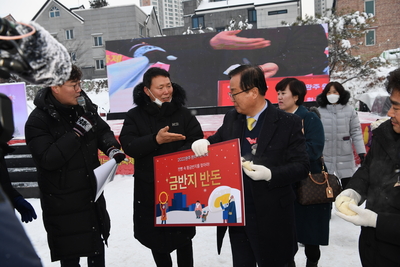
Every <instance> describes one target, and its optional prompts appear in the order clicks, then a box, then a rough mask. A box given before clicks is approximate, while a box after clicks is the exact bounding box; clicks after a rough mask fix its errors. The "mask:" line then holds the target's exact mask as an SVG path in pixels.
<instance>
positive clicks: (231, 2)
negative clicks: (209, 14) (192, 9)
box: [196, 0, 298, 12]
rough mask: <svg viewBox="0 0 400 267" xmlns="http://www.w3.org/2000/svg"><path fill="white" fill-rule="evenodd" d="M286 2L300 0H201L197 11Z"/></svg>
mask: <svg viewBox="0 0 400 267" xmlns="http://www.w3.org/2000/svg"><path fill="white" fill-rule="evenodd" d="M286 2H298V0H293V1H290V0H226V1H217V2H209V0H203V1H201V3H200V5H199V6H198V7H197V9H196V12H197V11H206V10H210V9H221V8H227V7H234V6H245V5H254V6H257V5H272V4H280V3H286Z"/></svg>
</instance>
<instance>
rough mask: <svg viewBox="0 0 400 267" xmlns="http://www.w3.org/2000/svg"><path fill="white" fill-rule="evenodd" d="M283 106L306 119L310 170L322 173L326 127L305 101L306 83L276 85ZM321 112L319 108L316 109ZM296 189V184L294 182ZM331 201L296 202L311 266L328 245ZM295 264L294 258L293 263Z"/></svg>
mask: <svg viewBox="0 0 400 267" xmlns="http://www.w3.org/2000/svg"><path fill="white" fill-rule="evenodd" d="M275 89H276V91H277V92H278V105H279V109H282V110H285V111H286V112H289V113H294V114H296V115H298V116H299V117H300V118H301V119H302V120H303V132H304V136H305V138H306V147H307V154H308V157H309V160H310V172H311V173H321V171H322V162H321V157H322V151H323V149H324V142H325V137H324V128H323V125H322V122H321V120H320V118H319V117H318V115H317V113H314V112H311V111H308V110H307V109H306V108H305V107H304V106H303V105H302V104H303V102H304V97H305V95H306V93H307V88H306V86H305V84H304V82H302V81H299V80H298V79H296V78H284V79H283V80H281V81H280V82H279V83H278V84H277V85H276V87H275ZM315 110H316V112H318V110H317V109H315ZM294 187H295V188H296V184H295V185H294ZM331 209H332V204H331V203H325V204H313V205H301V204H300V203H298V202H297V201H295V217H296V231H297V240H298V242H300V243H302V244H304V249H305V254H306V256H307V265H306V266H307V267H316V266H317V264H318V261H319V258H320V256H321V251H320V249H319V246H320V245H328V241H329V221H330V218H331ZM291 264H292V265H289V266H295V263H294V261H293V262H292V263H291Z"/></svg>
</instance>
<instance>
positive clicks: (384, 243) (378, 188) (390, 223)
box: [347, 120, 400, 266]
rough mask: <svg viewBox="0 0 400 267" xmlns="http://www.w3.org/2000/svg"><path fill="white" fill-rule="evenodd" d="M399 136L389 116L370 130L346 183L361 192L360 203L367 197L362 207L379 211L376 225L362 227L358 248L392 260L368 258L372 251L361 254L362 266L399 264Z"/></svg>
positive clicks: (370, 256)
mask: <svg viewBox="0 0 400 267" xmlns="http://www.w3.org/2000/svg"><path fill="white" fill-rule="evenodd" d="M399 137H400V135H399V134H396V133H395V132H394V131H393V126H392V124H391V121H390V120H388V121H385V122H384V123H382V124H381V125H380V126H379V127H378V128H377V129H375V130H373V136H372V146H371V149H370V150H369V151H368V154H367V156H366V158H365V161H364V163H363V164H362V166H361V167H360V168H359V169H358V170H357V171H356V172H355V173H354V175H353V177H352V178H351V179H350V181H349V183H348V185H347V188H352V189H354V190H355V191H357V192H358V193H359V194H360V195H361V201H360V202H359V203H358V204H359V205H361V204H362V203H363V202H364V200H366V204H365V207H366V208H367V209H370V210H372V211H374V212H376V213H377V214H378V220H377V224H376V228H372V227H362V228H361V235H360V251H361V250H362V249H363V248H373V250H374V252H375V253H377V254H379V255H380V256H381V257H383V258H385V259H387V260H390V261H392V262H393V263H395V264H393V265H383V264H382V262H370V261H369V260H370V259H372V258H373V257H372V255H369V257H365V255H364V256H363V255H360V257H361V261H362V262H363V266H400V255H399V251H400V231H399V225H400V187H394V184H395V183H396V182H397V181H398V179H399V174H398V173H397V172H396V170H397V169H399V166H400V154H399V151H400V138H399ZM364 261H365V264H364ZM367 262H368V263H369V264H367Z"/></svg>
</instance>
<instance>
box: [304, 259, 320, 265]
mask: <svg viewBox="0 0 400 267" xmlns="http://www.w3.org/2000/svg"><path fill="white" fill-rule="evenodd" d="M306 267H318V261H310V260H307V264H306Z"/></svg>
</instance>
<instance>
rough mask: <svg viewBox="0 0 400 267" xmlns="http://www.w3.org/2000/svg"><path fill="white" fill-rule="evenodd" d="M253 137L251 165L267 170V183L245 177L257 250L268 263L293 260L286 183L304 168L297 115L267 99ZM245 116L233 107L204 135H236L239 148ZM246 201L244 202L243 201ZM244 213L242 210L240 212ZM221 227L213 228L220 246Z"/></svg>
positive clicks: (221, 137) (302, 175) (298, 176)
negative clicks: (218, 124) (254, 139)
mask: <svg viewBox="0 0 400 267" xmlns="http://www.w3.org/2000/svg"><path fill="white" fill-rule="evenodd" d="M267 105H268V107H267V108H266V110H265V111H264V112H265V115H264V119H263V121H258V122H257V125H258V123H261V130H260V133H259V135H258V140H257V144H258V145H257V150H256V153H255V155H254V157H253V162H254V164H261V165H264V166H266V167H268V168H269V169H270V170H271V173H272V178H271V180H270V181H268V182H267V181H254V180H252V179H250V178H248V177H247V176H246V177H244V179H249V180H248V181H247V182H248V184H249V185H250V186H249V187H247V188H248V189H247V190H249V191H246V192H245V195H247V194H250V195H251V197H252V199H253V203H254V209H255V213H256V218H257V225H258V226H259V227H258V229H257V232H258V233H259V234H258V237H259V248H260V249H261V251H260V254H262V255H264V256H265V258H266V259H267V260H266V264H268V266H282V265H284V264H286V263H287V262H289V260H291V259H293V257H294V255H295V254H296V251H297V249H298V248H297V239H296V230H295V224H294V220H295V219H294V207H293V203H294V200H295V194H294V191H293V188H292V184H293V183H295V182H297V181H300V180H301V179H304V178H305V177H306V176H307V174H308V171H309V160H308V156H307V152H306V145H305V139H304V136H303V133H302V131H301V128H302V126H301V124H302V122H301V119H300V118H299V117H298V116H295V115H293V114H289V113H286V112H284V111H282V110H279V109H277V108H276V107H274V106H273V105H272V104H271V102H269V101H267ZM245 125H246V116H245V115H243V114H239V113H238V112H237V111H236V110H235V109H233V110H231V111H229V112H228V113H227V114H226V115H225V117H224V121H223V124H222V126H221V127H220V128H219V129H218V131H217V132H216V133H215V134H214V135H212V136H210V137H208V140H209V141H210V143H211V144H214V143H218V142H222V141H227V140H232V139H235V138H239V140H240V143H241V146H243V138H244V133H245V131H244V128H245ZM245 202H246V200H245ZM246 212H247V210H246ZM220 229H222V230H224V228H222V227H218V231H217V235H218V236H217V244H218V246H219V248H218V249H220V246H221V245H222V240H221V238H223V233H221V230H220Z"/></svg>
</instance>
